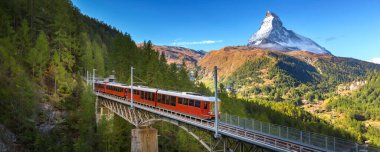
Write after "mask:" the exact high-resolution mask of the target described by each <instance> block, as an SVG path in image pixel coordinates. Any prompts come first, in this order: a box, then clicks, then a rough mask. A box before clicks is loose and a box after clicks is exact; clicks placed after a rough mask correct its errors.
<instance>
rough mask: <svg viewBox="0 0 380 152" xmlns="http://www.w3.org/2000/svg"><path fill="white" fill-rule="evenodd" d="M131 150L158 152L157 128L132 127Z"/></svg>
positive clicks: (134, 151) (136, 151)
mask: <svg viewBox="0 0 380 152" xmlns="http://www.w3.org/2000/svg"><path fill="white" fill-rule="evenodd" d="M131 151H132V152H158V135H157V129H155V128H151V127H143V128H136V129H132V142H131Z"/></svg>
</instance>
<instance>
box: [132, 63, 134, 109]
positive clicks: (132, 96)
mask: <svg viewBox="0 0 380 152" xmlns="http://www.w3.org/2000/svg"><path fill="white" fill-rule="evenodd" d="M133 69H134V68H133V66H131V109H133Z"/></svg>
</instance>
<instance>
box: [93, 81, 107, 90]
mask: <svg viewBox="0 0 380 152" xmlns="http://www.w3.org/2000/svg"><path fill="white" fill-rule="evenodd" d="M95 90H96V91H98V92H105V90H106V85H105V84H104V83H95Z"/></svg>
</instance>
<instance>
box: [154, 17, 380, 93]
mask: <svg viewBox="0 0 380 152" xmlns="http://www.w3.org/2000/svg"><path fill="white" fill-rule="evenodd" d="M154 49H155V50H156V51H159V52H160V53H162V52H164V53H165V55H166V58H167V60H168V62H169V63H176V64H180V63H182V61H185V63H186V64H187V65H189V66H188V68H189V69H191V70H193V69H194V68H195V69H197V70H198V72H199V80H200V81H202V82H205V83H206V85H208V86H210V87H211V86H212V79H213V67H214V66H218V68H219V75H218V77H219V79H220V82H221V83H222V84H225V86H228V87H229V88H230V89H234V90H235V91H236V93H237V94H240V95H242V96H245V97H252V96H257V95H259V96H261V97H270V96H273V95H274V93H277V94H279V96H281V97H280V98H281V99H284V100H286V99H290V98H292V97H291V96H292V94H293V95H294V94H295V93H294V91H293V90H292V88H293V89H294V88H298V87H300V86H303V85H302V84H304V85H306V86H308V87H314V89H316V90H318V92H321V93H324V94H326V93H329V92H330V93H331V92H334V91H335V89H336V88H335V87H336V85H338V84H342V83H349V82H351V81H354V80H357V79H363V78H365V77H366V76H367V75H368V74H369V73H371V72H373V71H375V70H380V65H377V64H373V63H370V62H366V61H361V60H357V59H353V58H344V57H337V56H334V55H332V54H331V52H329V51H328V50H327V49H325V48H324V47H321V46H320V45H318V44H317V43H316V42H314V41H313V40H311V39H309V38H306V37H304V36H301V35H299V34H296V33H295V32H293V31H291V30H288V29H286V28H285V27H283V24H282V21H281V20H280V18H279V17H278V16H277V15H276V14H274V13H272V12H270V11H268V12H267V13H266V15H265V18H264V20H263V22H262V25H261V27H260V28H259V30H258V31H257V32H255V33H254V34H253V35H252V36H251V38H250V39H249V42H248V45H246V46H226V47H224V48H222V49H220V50H214V51H209V52H208V53H206V52H203V51H195V50H191V49H186V48H183V47H173V46H154ZM279 85H281V88H283V89H281V90H279V89H278V88H279V87H280V86H279ZM296 94H297V93H296ZM321 96H322V95H321ZM299 97H301V98H304V97H305V94H300V95H299Z"/></svg>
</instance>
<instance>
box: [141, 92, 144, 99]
mask: <svg viewBox="0 0 380 152" xmlns="http://www.w3.org/2000/svg"><path fill="white" fill-rule="evenodd" d="M141 99H145V92H144V91H141Z"/></svg>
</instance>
